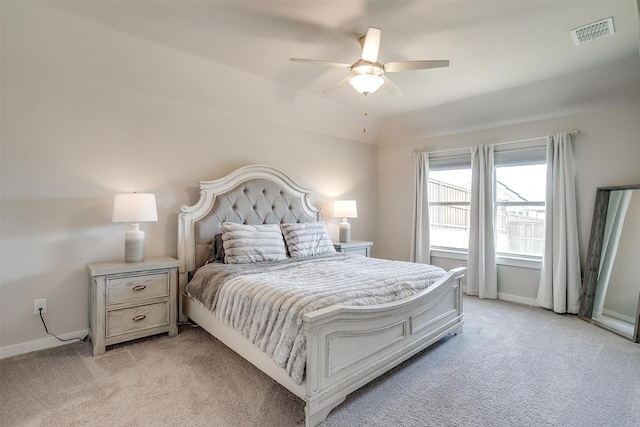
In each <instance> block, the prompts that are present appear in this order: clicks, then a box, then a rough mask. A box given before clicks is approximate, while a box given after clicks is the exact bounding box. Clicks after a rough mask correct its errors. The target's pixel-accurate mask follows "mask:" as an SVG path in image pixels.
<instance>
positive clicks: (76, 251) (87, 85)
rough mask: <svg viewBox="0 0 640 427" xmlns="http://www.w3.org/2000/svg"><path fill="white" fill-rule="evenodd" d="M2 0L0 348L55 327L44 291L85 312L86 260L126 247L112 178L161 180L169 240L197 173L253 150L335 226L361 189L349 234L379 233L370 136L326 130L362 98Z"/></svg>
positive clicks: (118, 255) (61, 328) (75, 326)
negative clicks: (307, 190) (341, 206)
mask: <svg viewBox="0 0 640 427" xmlns="http://www.w3.org/2000/svg"><path fill="white" fill-rule="evenodd" d="M6 6H7V5H5V4H3V9H2V69H1V72H2V98H1V102H2V112H1V114H2V115H1V136H2V158H1V162H2V163H1V174H2V175H1V185H2V187H1V190H2V191H1V196H2V206H1V209H2V211H1V215H2V216H1V233H2V257H1V273H0V274H1V277H0V328H1V329H0V352H3V353H4V354H9V353H10V352H11V351H13V350H15V348H14V347H12V346H14V345H18V346H22V347H20V348H22V349H29V348H31V347H29V346H28V345H27V344H28V343H29V342H32V341H36V342H40V340H42V341H43V343H45V344H46V343H52V342H53V341H51V340H55V339H54V338H48V336H47V335H46V334H45V332H44V330H43V327H42V324H41V322H40V319H39V318H38V317H37V316H34V314H33V305H34V299H37V298H38V299H39V298H47V299H48V311H47V314H46V315H45V318H46V320H47V325H48V327H49V330H50V331H53V332H54V333H56V334H60V335H64V334H73V333H76V332H79V333H81V332H83V331H85V330H86V329H87V328H88V297H89V296H88V295H89V294H88V287H87V273H86V270H85V265H86V263H88V262H94V261H100V260H110V259H123V258H124V232H125V231H126V230H127V229H128V224H122V223H112V222H111V210H112V206H113V195H114V194H116V193H119V192H130V191H140V192H151V193H155V194H156V198H157V204H158V217H159V220H158V222H154V223H146V224H142V225H141V229H142V230H143V231H145V233H146V235H147V240H146V244H147V250H146V254H147V255H148V256H159V255H167V256H174V257H175V256H176V245H177V241H176V239H177V213H178V212H179V211H180V207H181V206H182V205H184V204H193V203H195V202H196V200H197V197H198V191H197V185H198V180H207V179H214V178H218V177H221V176H223V175H225V174H227V173H229V172H231V171H232V170H234V169H235V168H237V167H240V166H244V165H247V164H253V163H262V164H268V165H271V166H275V167H277V168H280V169H282V170H283V171H285V172H286V173H288V174H289V175H290V176H291V177H292V178H293V179H294V180H296V181H298V182H299V183H300V184H303V185H306V186H309V187H312V188H313V190H314V192H313V194H312V197H311V200H312V202H313V203H315V204H319V205H320V206H321V207H322V208H323V212H324V216H323V217H324V219H325V220H326V221H327V222H328V225H329V231H330V233H331V234H332V236H333V237H337V234H338V223H339V219H334V218H332V216H331V209H330V202H331V201H332V200H334V199H336V198H353V199H356V200H357V201H358V208H359V209H358V210H359V213H360V216H359V218H357V219H352V220H351V223H352V237H353V238H354V239H361V240H365V239H371V240H377V236H376V231H377V228H376V226H377V211H376V209H377V181H376V179H375V177H376V173H377V167H378V164H377V148H376V147H375V146H374V145H370V144H367V143H363V142H360V141H357V140H355V139H353V138H350V137H349V135H331V131H332V126H331V125H330V124H331V123H332V121H333V120H337V119H336V118H335V117H333V115H335V114H338V115H342V116H344V117H345V118H344V120H348V117H349V116H350V115H351V113H353V114H354V115H357V116H358V117H359V115H360V112H351V111H348V110H344V109H343V110H341V109H340V108H341V107H339V106H337V105H335V104H333V103H328V102H327V103H324V101H322V100H321V99H320V98H317V97H307V98H305V96H304V95H296V97H292V95H290V94H283V93H281V92H280V91H279V88H277V87H274V86H272V85H271V84H270V83H268V82H266V81H262V80H260V79H257V78H254V77H252V76H250V75H246V74H241V73H238V72H236V71H234V70H229V69H226V68H225V67H222V66H220V65H217V64H214V63H208V62H206V61H203V60H201V59H199V58H195V57H191V56H189V55H185V54H182V53H179V52H176V51H173V50H171V49H166V48H163V47H160V46H157V45H153V44H149V43H146V42H144V41H142V40H139V39H134V38H132V37H128V36H126V35H123V34H121V33H117V32H113V31H111V30H109V29H106V28H102V27H100V26H96V25H92V24H90V23H88V22H86V21H80V20H77V19H75V18H72V17H68V16H65V15H63V14H61V13H59V12H55V11H51V10H48V9H47V8H46V7H43V6H41V5H35V4H29V5H26V6H22V5H17V4H13V5H9V6H10V7H6ZM198 89H199V90H198ZM338 120H343V119H338ZM358 133H362V130H361V127H360V125H358V126H354V134H358ZM374 250H375V248H374ZM44 340H48V341H46V342H45V341H44ZM25 343H27V344H25Z"/></svg>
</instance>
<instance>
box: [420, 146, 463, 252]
mask: <svg viewBox="0 0 640 427" xmlns="http://www.w3.org/2000/svg"><path fill="white" fill-rule="evenodd" d="M470 207H471V157H470V155H468V154H465V155H460V156H448V157H442V158H434V159H429V238H430V241H431V243H430V244H431V246H433V247H438V248H445V249H454V250H464V251H466V250H467V249H468V248H469V225H470Z"/></svg>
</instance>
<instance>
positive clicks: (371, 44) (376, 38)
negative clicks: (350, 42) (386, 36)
mask: <svg viewBox="0 0 640 427" xmlns="http://www.w3.org/2000/svg"><path fill="white" fill-rule="evenodd" d="M381 33H382V31H381V30H380V28H375V27H369V29H368V30H367V35H366V36H365V37H364V42H363V43H362V57H361V58H362V60H363V61H367V62H378V52H379V51H380V36H381Z"/></svg>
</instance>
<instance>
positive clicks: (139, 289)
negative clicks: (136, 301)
mask: <svg viewBox="0 0 640 427" xmlns="http://www.w3.org/2000/svg"><path fill="white" fill-rule="evenodd" d="M146 287H147V285H137V286H134V287H133V290H134V291H141V290H143V289H145V288H146Z"/></svg>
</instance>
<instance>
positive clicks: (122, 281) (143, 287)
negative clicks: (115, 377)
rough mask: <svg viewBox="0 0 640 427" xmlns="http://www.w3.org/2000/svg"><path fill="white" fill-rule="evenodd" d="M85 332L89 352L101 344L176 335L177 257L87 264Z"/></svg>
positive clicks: (102, 347) (101, 349)
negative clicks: (88, 337)
mask: <svg viewBox="0 0 640 427" xmlns="http://www.w3.org/2000/svg"><path fill="white" fill-rule="evenodd" d="M87 271H88V272H89V296H90V301H89V305H90V307H91V308H90V315H89V316H90V317H89V336H90V338H91V342H92V343H93V355H94V356H96V355H98V354H103V353H104V352H105V347H106V346H108V345H111V344H116V343H119V342H123V341H129V340H133V339H137V338H142V337H146V336H149V335H154V334H159V333H162V332H168V333H169V336H170V337H174V336H176V335H177V334H178V290H177V286H178V285H177V283H178V260H176V259H173V258H168V257H160V258H148V259H146V260H145V261H143V262H136V263H126V262H123V261H107V262H97V263H91V264H87Z"/></svg>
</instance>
